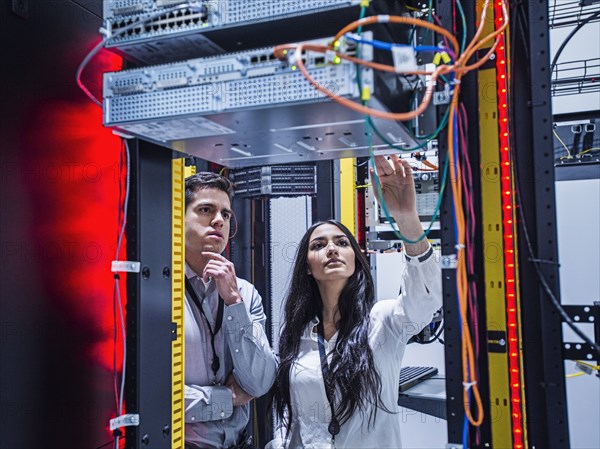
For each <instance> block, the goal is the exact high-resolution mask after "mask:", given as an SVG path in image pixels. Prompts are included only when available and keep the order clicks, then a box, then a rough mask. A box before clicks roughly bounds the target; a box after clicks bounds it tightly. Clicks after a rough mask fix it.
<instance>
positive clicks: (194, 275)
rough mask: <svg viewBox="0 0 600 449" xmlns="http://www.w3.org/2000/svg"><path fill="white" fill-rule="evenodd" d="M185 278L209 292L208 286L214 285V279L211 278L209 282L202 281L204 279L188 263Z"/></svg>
mask: <svg viewBox="0 0 600 449" xmlns="http://www.w3.org/2000/svg"><path fill="white" fill-rule="evenodd" d="M185 277H186V278H188V279H189V280H190V281H196V282H198V283H199V284H200V285H202V286H203V287H204V288H205V290H208V286H209V285H210V284H211V283H212V278H210V279H209V280H208V282H205V281H204V279H202V277H201V276H200V275H199V274H197V273H196V272H195V271H194V270H193V269H192V267H190V266H189V265H188V263H187V262H186V263H185Z"/></svg>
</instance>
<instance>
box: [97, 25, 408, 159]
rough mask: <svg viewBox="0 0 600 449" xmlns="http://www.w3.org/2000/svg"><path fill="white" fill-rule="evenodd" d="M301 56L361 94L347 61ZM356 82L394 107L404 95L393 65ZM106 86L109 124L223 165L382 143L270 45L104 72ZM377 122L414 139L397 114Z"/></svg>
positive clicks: (348, 49) (349, 151)
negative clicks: (386, 69)
mask: <svg viewBox="0 0 600 449" xmlns="http://www.w3.org/2000/svg"><path fill="white" fill-rule="evenodd" d="M365 37H367V38H370V37H371V34H370V32H366V33H365ZM330 40H331V39H319V40H315V41H312V42H313V43H316V44H318V45H327V44H328V42H330ZM358 45H360V44H356V43H354V42H351V41H347V42H345V43H343V44H342V48H341V50H342V51H343V53H345V54H349V55H352V54H356V52H357V49H358V47H357V46H358ZM361 47H362V48H361V50H360V51H361V57H362V58H363V59H365V60H373V49H372V48H371V47H369V46H362V45H361ZM291 54H292V52H290V55H291ZM301 57H302V59H303V61H304V64H305V66H306V68H307V70H308V71H309V72H310V74H311V76H313V77H314V79H315V80H316V82H318V83H319V84H320V85H321V86H323V87H325V88H327V89H328V90H329V91H330V92H333V93H335V95H337V96H341V97H346V98H350V99H353V100H356V101H357V102H358V101H360V92H359V89H358V86H357V69H356V67H355V66H354V64H353V63H351V62H349V61H346V60H343V59H341V60H340V59H338V58H335V57H333V58H332V57H331V56H326V55H324V54H320V53H316V52H306V53H304V54H302V55H301ZM361 82H362V86H363V87H365V88H368V89H369V90H370V92H372V93H373V94H372V97H371V100H370V106H371V107H374V108H377V109H380V110H390V109H392V110H398V109H397V108H398V105H399V104H402V102H403V101H405V98H406V91H404V88H403V85H402V80H401V79H400V78H398V76H397V75H396V74H394V73H388V72H386V73H377V74H375V73H374V72H373V71H372V70H371V69H369V68H365V69H363V70H362V75H361ZM103 89H104V90H103V95H104V103H103V106H104V124H105V125H106V126H109V127H111V128H113V129H115V130H118V131H120V132H122V133H125V134H129V135H133V136H137V137H140V138H142V139H145V140H149V141H152V142H155V143H158V144H160V145H163V146H166V147H170V148H172V149H174V150H177V151H181V152H183V153H187V154H189V155H193V156H198V157H201V158H202V159H205V160H209V161H213V162H216V163H218V164H220V165H225V166H229V167H244V166H256V165H272V164H282V163H292V162H298V160H307V161H309V160H319V159H335V158H343V157H357V156H366V155H368V152H369V146H370V145H372V146H373V147H374V148H375V149H377V148H379V147H381V148H388V147H387V144H386V143H385V142H383V141H381V140H380V139H379V138H378V136H376V135H370V133H369V134H367V133H366V132H365V116H364V115H362V114H360V113H357V112H354V111H352V110H350V109H348V108H346V107H343V106H341V105H339V104H338V103H337V102H335V101H332V100H330V99H329V98H327V97H326V96H325V95H324V94H322V93H320V92H319V91H317V90H316V89H315V88H314V87H313V86H311V85H310V84H309V83H308V82H307V81H306V79H305V78H304V76H303V75H302V74H301V73H300V72H299V71H298V70H296V66H295V64H294V59H293V58H291V59H289V60H283V61H282V60H279V59H276V58H275V57H274V54H273V48H262V49H255V50H248V51H244V52H237V53H230V54H226V55H221V56H210V57H205V58H197V59H191V60H187V61H184V62H179V63H172V64H165V65H159V66H153V67H145V68H139V69H131V70H125V71H121V72H112V73H106V74H105V75H104V88H103ZM373 122H374V123H375V124H376V126H377V128H378V129H379V131H380V133H381V134H383V135H385V136H386V138H387V140H389V141H392V142H393V143H394V144H396V145H398V146H406V147H408V146H413V145H415V141H414V137H412V135H411V134H410V133H409V132H408V131H407V130H406V128H405V127H404V125H402V124H401V123H399V122H393V121H389V120H382V119H377V118H373ZM381 151H388V152H389V149H386V150H383V149H382V150H381Z"/></svg>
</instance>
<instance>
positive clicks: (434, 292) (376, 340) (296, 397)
mask: <svg viewBox="0 0 600 449" xmlns="http://www.w3.org/2000/svg"><path fill="white" fill-rule="evenodd" d="M427 255H429V256H428V257H426V256H427ZM420 259H421V260H422V261H421V260H420ZM441 284H442V276H441V272H440V268H439V265H438V262H437V261H436V258H435V257H431V248H430V249H429V250H428V251H426V252H425V253H423V255H420V256H414V257H408V256H407V265H406V269H405V271H404V273H403V279H402V284H401V285H402V287H401V293H400V295H399V297H398V298H397V299H391V300H383V301H379V302H377V303H376V304H375V305H374V306H373V308H372V309H371V313H370V330H369V344H370V346H371V348H372V350H373V358H374V362H375V368H376V369H377V371H378V372H379V375H380V376H381V385H382V392H381V399H382V401H383V403H384V404H385V406H386V407H387V409H388V410H390V411H392V412H395V414H392V413H387V412H385V411H383V410H381V409H380V410H378V411H377V417H376V421H375V424H374V426H371V427H370V428H368V427H367V424H368V417H369V413H370V411H371V409H372V406H371V405H369V404H367V410H366V413H365V414H361V413H360V412H356V413H355V414H354V415H353V416H352V417H351V418H350V419H349V420H348V421H346V422H345V423H344V424H343V425H342V426H341V429H340V433H339V434H338V435H337V436H336V439H335V444H336V447H338V448H347V449H350V448H369V449H372V448H378V449H384V448H400V447H401V441H400V420H401V419H402V415H401V414H400V413H399V412H400V407H399V406H398V383H399V377H400V368H401V361H402V357H403V355H404V349H405V347H406V343H407V341H408V340H409V339H410V337H411V336H412V335H415V334H416V333H418V332H419V331H420V330H421V329H422V328H424V327H425V326H426V325H428V324H429V323H430V322H431V320H432V318H433V314H434V313H435V312H436V311H437V310H439V308H440V307H441V306H442V291H441V289H442V285H441ZM318 322H319V320H318V318H316V317H315V318H314V319H313V320H312V321H311V322H310V323H309V325H308V326H307V327H306V329H305V330H304V333H303V335H302V337H301V342H300V352H299V353H298V358H297V360H296V363H295V364H294V365H292V369H291V372H290V394H291V402H292V404H293V407H294V422H293V423H292V429H291V430H292V431H291V436H290V437H289V439H288V441H285V429H283V428H280V429H277V431H276V434H275V439H274V440H273V441H271V442H270V443H269V444H268V445H267V448H269V449H275V448H284V447H285V448H293V449H298V448H306V449H322V448H323V449H324V448H327V449H330V448H331V435H330V434H329V431H328V430H327V426H328V425H329V423H330V422H331V409H330V406H329V402H328V400H327V395H326V393H325V385H324V384H323V375H322V372H321V368H320V366H321V361H320V357H319V347H318V340H317V333H316V332H315V331H316V329H315V326H316V325H317V323H318ZM337 339H338V334H337V333H336V334H334V335H333V337H332V338H331V339H330V340H329V341H325V352H326V353H327V354H328V359H329V361H331V354H329V353H330V352H331V351H332V350H333V349H334V348H335V345H336V343H337Z"/></svg>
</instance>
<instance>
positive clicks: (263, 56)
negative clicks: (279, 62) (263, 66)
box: [260, 55, 268, 62]
mask: <svg viewBox="0 0 600 449" xmlns="http://www.w3.org/2000/svg"><path fill="white" fill-rule="evenodd" d="M267 59H268V57H267V55H260V62H266V61H267Z"/></svg>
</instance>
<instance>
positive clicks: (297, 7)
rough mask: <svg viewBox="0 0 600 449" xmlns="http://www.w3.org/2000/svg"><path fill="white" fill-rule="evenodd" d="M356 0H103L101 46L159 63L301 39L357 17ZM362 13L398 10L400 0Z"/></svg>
mask: <svg viewBox="0 0 600 449" xmlns="http://www.w3.org/2000/svg"><path fill="white" fill-rule="evenodd" d="M360 4H361V0H301V1H299V0H271V1H269V0H267V1H265V0H195V1H194V0H191V1H182V0H105V1H104V19H105V21H104V28H105V33H106V36H107V37H108V38H109V40H108V42H107V46H106V47H107V48H108V49H110V50H112V51H114V52H116V53H118V54H120V55H122V56H124V57H126V58H128V59H131V60H134V61H137V62H139V63H144V64H159V63H164V62H172V61H177V60H183V59H188V58H192V57H200V56H207V55H214V54H218V53H224V52H232V51H240V50H246V49H249V48H259V47H264V46H269V45H273V44H277V43H280V42H294V41H303V40H307V39H315V38H320V37H324V36H327V35H328V34H331V33H335V31H337V30H338V29H340V28H341V27H343V26H345V25H346V24H347V23H349V22H351V21H353V20H356V19H358V17H359V11H360ZM376 6H377V8H376V9H374V8H373V7H370V8H369V10H368V12H369V14H371V13H380V14H401V13H402V12H404V11H406V10H405V9H404V8H405V7H404V4H403V3H402V2H394V1H382V2H378V4H377V5H376Z"/></svg>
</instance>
